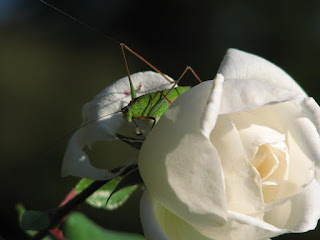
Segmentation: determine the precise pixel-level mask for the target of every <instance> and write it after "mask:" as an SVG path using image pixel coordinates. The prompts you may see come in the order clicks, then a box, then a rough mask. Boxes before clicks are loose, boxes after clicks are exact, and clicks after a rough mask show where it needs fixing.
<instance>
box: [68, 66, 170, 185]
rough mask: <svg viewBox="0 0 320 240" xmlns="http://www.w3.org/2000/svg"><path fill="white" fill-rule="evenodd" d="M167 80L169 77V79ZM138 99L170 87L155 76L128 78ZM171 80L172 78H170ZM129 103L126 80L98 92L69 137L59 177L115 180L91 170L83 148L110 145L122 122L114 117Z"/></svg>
mask: <svg viewBox="0 0 320 240" xmlns="http://www.w3.org/2000/svg"><path fill="white" fill-rule="evenodd" d="M168 78H169V77H168ZM131 79H132V82H133V84H134V88H135V89H136V90H137V96H140V95H143V94H146V93H150V92H155V91H157V90H164V89H168V88H170V87H171V86H172V84H171V83H168V81H167V80H166V79H165V78H164V77H162V76H161V75H160V74H158V73H155V72H150V71H149V72H140V73H136V74H132V75H131ZM169 79H171V78H169ZM130 100H131V96H130V88H129V80H128V77H124V78H121V79H120V80H118V81H117V82H115V83H114V84H112V85H111V86H109V87H107V88H106V89H104V90H103V91H102V92H100V93H99V94H98V95H97V96H96V97H95V98H94V99H93V100H92V101H91V102H89V103H87V104H86V105H85V106H84V108H83V124H82V126H84V127H81V128H79V129H78V130H77V131H76V132H75V133H74V135H73V136H72V137H71V139H70V141H69V143H68V147H67V150H66V153H65V156H64V159H63V164H62V176H66V175H72V176H77V177H86V178H90V179H95V180H103V179H109V178H112V177H114V176H115V175H114V174H111V173H110V172H108V171H106V170H102V169H97V168H94V167H93V166H91V164H90V161H89V158H88V156H87V155H86V153H85V152H84V151H83V148H84V147H85V146H89V147H91V145H92V144H93V143H95V142H97V141H113V140H116V139H117V137H116V135H115V133H116V131H117V130H118V129H119V127H120V126H121V125H122V124H123V123H124V122H125V121H124V120H123V116H122V114H121V113H116V112H117V111H119V110H120V109H121V108H122V107H123V106H125V105H127V104H128V103H129V101H130Z"/></svg>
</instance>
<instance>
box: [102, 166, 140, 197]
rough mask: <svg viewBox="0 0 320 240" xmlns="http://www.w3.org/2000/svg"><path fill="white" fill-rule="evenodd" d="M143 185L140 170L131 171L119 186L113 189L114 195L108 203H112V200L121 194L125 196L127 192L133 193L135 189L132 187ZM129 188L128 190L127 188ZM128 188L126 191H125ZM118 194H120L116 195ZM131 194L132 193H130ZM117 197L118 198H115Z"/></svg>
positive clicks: (112, 194) (111, 195)
mask: <svg viewBox="0 0 320 240" xmlns="http://www.w3.org/2000/svg"><path fill="white" fill-rule="evenodd" d="M141 183H143V180H142V178H141V175H140V172H139V168H138V167H137V168H134V169H132V170H130V171H129V172H128V173H127V174H126V175H124V176H123V177H122V178H121V180H120V182H119V183H118V185H117V186H116V187H115V188H114V189H113V191H112V193H111V194H110V196H109V198H108V200H107V203H109V202H110V199H111V198H113V197H116V196H118V195H119V196H121V194H120V192H121V193H122V194H125V193H126V192H127V191H130V190H131V191H133V190H135V189H131V186H134V185H137V184H141ZM127 187H128V188H127ZM125 188H126V190H124V189H125ZM116 193H118V194H116ZM128 194H131V193H128ZM115 195H116V196H115Z"/></svg>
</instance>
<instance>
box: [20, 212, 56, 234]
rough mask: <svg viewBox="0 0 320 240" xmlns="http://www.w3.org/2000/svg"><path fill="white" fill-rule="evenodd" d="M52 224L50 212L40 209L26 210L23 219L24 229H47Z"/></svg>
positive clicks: (22, 225)
mask: <svg viewBox="0 0 320 240" xmlns="http://www.w3.org/2000/svg"><path fill="white" fill-rule="evenodd" d="M49 224H50V218H49V216H48V214H46V213H44V212H40V211H33V210H25V212H24V213H23V216H22V220H21V227H22V229H23V230H24V231H27V230H36V231H40V230H42V229H45V228H46V227H48V226H49Z"/></svg>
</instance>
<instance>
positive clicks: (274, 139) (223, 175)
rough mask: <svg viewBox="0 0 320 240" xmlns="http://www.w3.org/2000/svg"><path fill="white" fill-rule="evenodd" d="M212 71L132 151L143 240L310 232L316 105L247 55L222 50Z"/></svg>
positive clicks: (317, 190)
mask: <svg viewBox="0 0 320 240" xmlns="http://www.w3.org/2000/svg"><path fill="white" fill-rule="evenodd" d="M218 73H219V74H218V75H217V77H216V79H215V80H214V81H207V82H204V83H202V84H199V85H198V86H196V87H194V88H192V89H191V90H189V91H188V92H186V93H184V94H183V95H182V96H180V97H179V98H178V99H177V100H176V101H175V102H173V104H172V105H171V106H170V107H169V108H168V110H167V111H166V112H165V114H164V115H163V116H162V117H161V119H160V120H159V121H158V123H157V125H156V126H155V127H154V128H153V130H152V131H151V133H150V134H149V135H148V137H147V139H146V141H145V142H144V144H143V146H142V149H141V151H140V154H139V160H138V163H139V169H140V173H141V175H142V178H143V180H144V182H145V185H146V187H147V190H146V191H145V193H144V195H143V197H142V199H141V204H140V209H141V220H142V224H143V228H144V232H145V235H146V237H147V239H171V240H173V239H183V240H188V239H190V240H195V239H196V240H198V239H215V240H219V239H237V240H241V239H254V240H256V239H268V238H270V237H274V236H277V235H280V234H283V233H287V232H304V231H308V230H311V229H314V228H315V227H316V224H317V221H318V219H319V217H320V185H319V180H320V172H319V165H320V163H319V160H320V138H319V130H320V109H319V106H318V105H317V104H316V102H315V101H314V100H313V99H312V98H309V97H307V95H306V94H305V92H304V91H303V90H302V89H301V88H300V87H299V86H298V85H297V84H296V83H295V81H294V80H293V79H292V78H291V77H290V76H288V75H287V74H286V73H285V72H284V71H282V70H281V69H280V68H278V67H277V66H275V65H273V64H272V63H270V62H268V61H266V60H264V59H262V58H260V57H257V56H254V55H252V54H248V53H245V52H242V51H238V50H235V49H230V50H228V52H227V54H226V56H225V58H224V60H223V62H222V64H221V66H220V69H219V70H218ZM223 77H224V78H225V80H224V81H223Z"/></svg>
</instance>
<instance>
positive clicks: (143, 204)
mask: <svg viewBox="0 0 320 240" xmlns="http://www.w3.org/2000/svg"><path fill="white" fill-rule="evenodd" d="M140 216H141V222H142V226H143V231H144V235H145V237H146V238H147V239H157V240H167V239H171V240H174V239H184V240H194V239H197V240H211V238H207V237H205V236H203V235H202V234H201V233H200V232H198V231H197V230H196V229H195V228H194V227H193V226H191V225H190V224H188V223H186V222H185V221H183V220H182V219H181V218H179V217H177V216H176V215H174V214H173V213H172V212H170V211H168V210H167V209H166V208H164V207H163V206H161V205H160V204H159V202H157V201H156V200H155V199H153V198H151V196H150V194H148V191H145V192H144V193H143V195H142V198H141V201H140Z"/></svg>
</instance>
